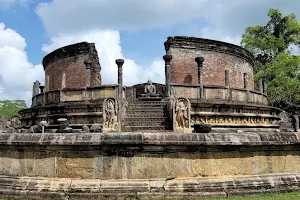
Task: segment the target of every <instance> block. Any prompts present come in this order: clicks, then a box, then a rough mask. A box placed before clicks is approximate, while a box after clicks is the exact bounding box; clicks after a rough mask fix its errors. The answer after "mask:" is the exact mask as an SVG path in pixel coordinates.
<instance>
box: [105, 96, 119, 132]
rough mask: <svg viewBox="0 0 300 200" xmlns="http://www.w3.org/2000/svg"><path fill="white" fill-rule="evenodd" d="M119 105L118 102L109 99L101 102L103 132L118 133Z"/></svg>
mask: <svg viewBox="0 0 300 200" xmlns="http://www.w3.org/2000/svg"><path fill="white" fill-rule="evenodd" d="M119 128H120V123H119V104H118V100H116V99H113V98H109V99H106V100H104V102H103V131H107V132H113V131H119Z"/></svg>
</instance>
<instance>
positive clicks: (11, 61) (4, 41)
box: [0, 23, 44, 105]
mask: <svg viewBox="0 0 300 200" xmlns="http://www.w3.org/2000/svg"><path fill="white" fill-rule="evenodd" d="M25 47H26V42H25V39H24V38H23V37H22V36H20V35H19V34H18V33H17V32H16V31H14V30H12V29H9V28H5V25H4V23H0V63H1V64H0V99H21V100H25V101H26V102H27V105H30V104H31V95H32V90H31V89H32V85H33V82H34V81H35V80H40V81H43V79H44V71H43V68H42V66H41V65H37V66H34V65H32V64H31V63H29V62H28V58H27V54H26V52H25V50H24V49H25Z"/></svg>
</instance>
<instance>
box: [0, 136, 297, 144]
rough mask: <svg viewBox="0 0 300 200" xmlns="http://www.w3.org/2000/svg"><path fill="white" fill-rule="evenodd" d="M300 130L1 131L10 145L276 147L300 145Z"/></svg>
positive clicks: (1, 141)
mask: <svg viewBox="0 0 300 200" xmlns="http://www.w3.org/2000/svg"><path fill="white" fill-rule="evenodd" d="M299 144H300V133H299V132H242V133H238V132H236V133H177V132H176V133H175V132H159V133H155V132H120V133H44V134H42V133H13V134H8V133H1V134H0V145H8V146H14V145H17V146H30V145H34V146H37V145H40V146H47V145H49V146H51V145H58V146H101V145H129V146H130V145H133V146H134V145H154V146H184V147H186V146H194V147H195V146H196V147H197V146H198V147H199V146H226V145H227V146H272V145H299Z"/></svg>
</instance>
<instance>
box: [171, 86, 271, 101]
mask: <svg viewBox="0 0 300 200" xmlns="http://www.w3.org/2000/svg"><path fill="white" fill-rule="evenodd" d="M203 89H204V91H203V93H204V98H203V99H202V100H208V101H224V102H231V103H244V104H257V105H268V98H267V95H266V94H264V93H261V92H259V91H255V90H246V89H236V88H227V87H225V86H212V85H211V86H209V85H205V86H204V88H203ZM172 91H173V95H174V96H175V97H177V98H180V97H184V98H188V99H199V98H200V85H197V84H194V85H188V84H172ZM199 100H201V99H199Z"/></svg>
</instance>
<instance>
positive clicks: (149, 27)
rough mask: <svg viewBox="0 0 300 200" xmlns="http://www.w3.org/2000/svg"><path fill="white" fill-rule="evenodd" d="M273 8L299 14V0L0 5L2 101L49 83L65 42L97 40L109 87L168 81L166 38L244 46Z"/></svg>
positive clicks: (78, 0)
mask: <svg viewBox="0 0 300 200" xmlns="http://www.w3.org/2000/svg"><path fill="white" fill-rule="evenodd" d="M269 8H278V9H280V10H281V11H282V12H283V14H289V13H292V12H294V13H296V14H297V15H298V17H299V16H300V3H299V1H298V0H289V1H286V0H263V1H261V0H226V1H224V0H185V1H182V0H161V1H158V0H122V1H120V0H118V1H117V0H43V1H42V0H0V68H1V69H0V70H1V71H0V99H25V100H26V101H27V102H28V104H30V97H31V90H32V84H33V82H34V81H35V80H40V81H41V82H42V83H43V82H44V73H43V68H42V66H41V62H42V59H43V57H44V56H45V55H46V54H47V53H49V52H51V51H53V50H55V49H57V48H59V47H61V46H64V45H68V44H71V43H75V42H81V41H88V42H94V43H95V44H96V48H97V50H98V53H99V58H100V63H101V65H102V70H101V74H102V78H103V82H104V83H107V84H109V83H116V82H117V71H116V69H117V68H116V66H115V63H114V60H115V59H117V58H123V59H125V64H124V82H125V84H127V85H132V84H136V83H138V82H143V81H147V79H152V80H153V81H155V82H163V81H164V63H163V61H162V56H163V55H164V53H165V51H164V45H163V43H164V41H165V40H166V39H167V37H168V36H175V35H187V36H195V37H204V38H208V39H215V40H221V41H225V42H230V43H234V44H239V43H240V40H241V35H242V33H243V31H244V30H245V28H246V27H247V26H250V25H256V24H265V22H266V21H267V19H268V17H267V12H268V9H269Z"/></svg>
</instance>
